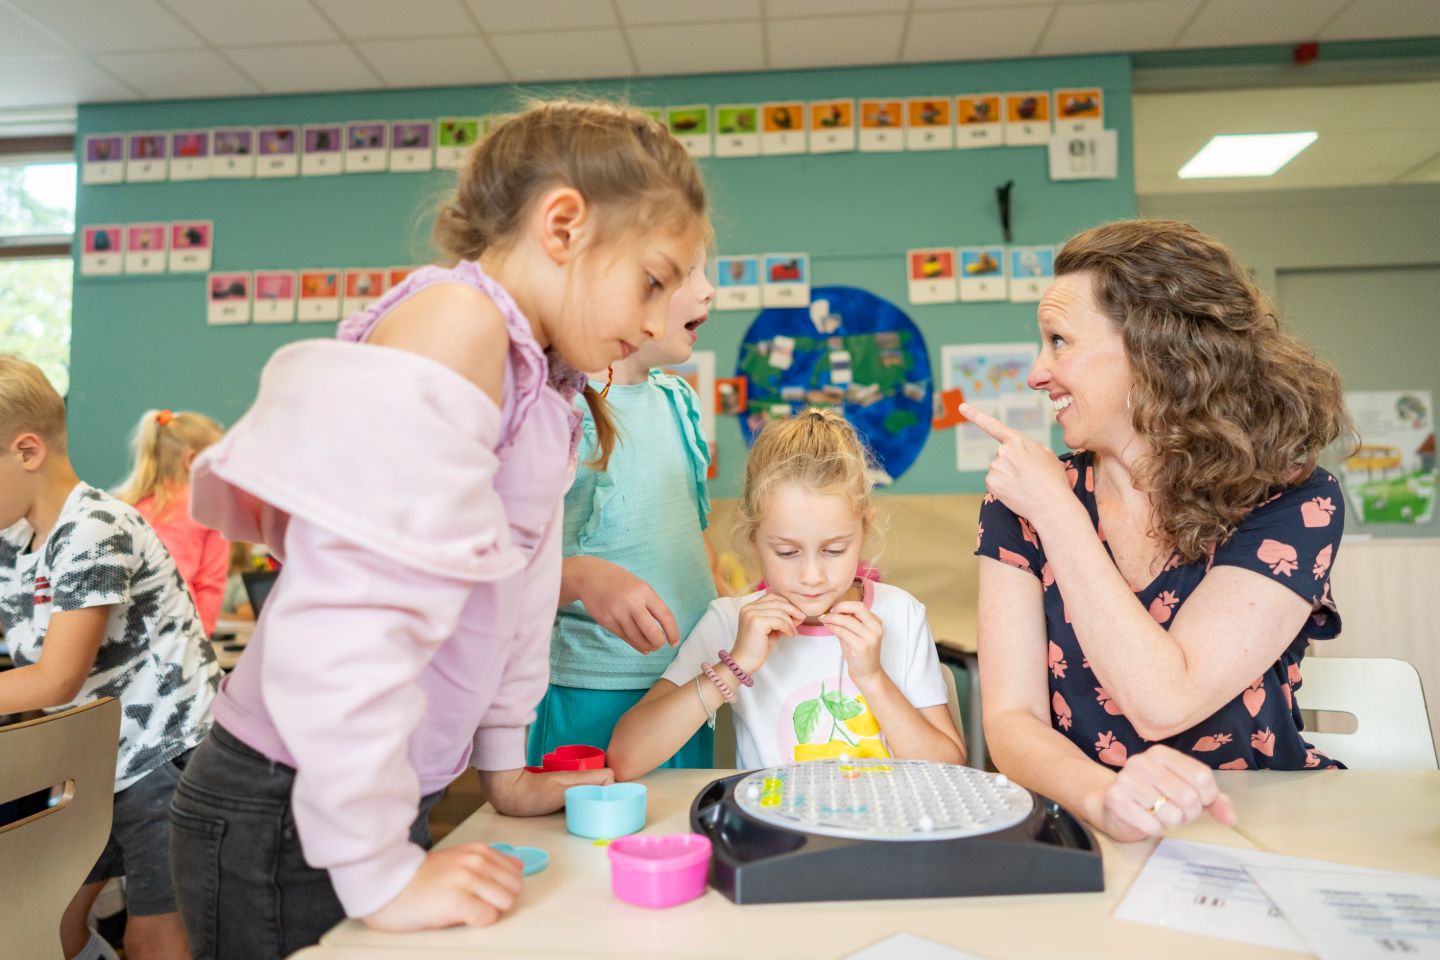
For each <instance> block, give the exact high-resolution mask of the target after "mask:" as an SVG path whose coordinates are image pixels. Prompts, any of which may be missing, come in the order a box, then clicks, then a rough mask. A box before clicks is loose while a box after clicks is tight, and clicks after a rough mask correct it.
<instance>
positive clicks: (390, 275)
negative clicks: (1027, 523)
mask: <svg viewBox="0 0 1440 960" xmlns="http://www.w3.org/2000/svg"><path fill="white" fill-rule="evenodd" d="M418 269H419V268H418V267H391V268H390V269H389V270H386V271H385V289H386V290H389V289H390V288H391V287H398V286H399V285H400V284H402V283H404V282H405V278H406V277H408V276H410V274H412V273H414V272H415V271H416V270H418Z"/></svg>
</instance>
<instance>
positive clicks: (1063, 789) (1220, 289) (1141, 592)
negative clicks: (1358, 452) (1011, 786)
mask: <svg viewBox="0 0 1440 960" xmlns="http://www.w3.org/2000/svg"><path fill="white" fill-rule="evenodd" d="M1055 266H1056V273H1057V275H1058V276H1057V279H1056V282H1055V284H1054V286H1053V287H1052V288H1051V289H1050V291H1049V292H1048V293H1047V294H1046V296H1045V299H1044V300H1043V301H1042V302H1041V304H1040V307H1039V323H1040V331H1041V335H1042V339H1043V344H1042V349H1041V354H1040V358H1039V360H1038V361H1037V363H1036V364H1035V367H1034V370H1033V372H1032V374H1031V377H1030V386H1031V387H1032V388H1034V389H1037V390H1045V391H1046V392H1047V393H1048V394H1049V396H1050V398H1051V400H1052V402H1053V403H1054V407H1055V411H1056V418H1057V420H1058V421H1059V423H1060V425H1061V427H1062V428H1063V430H1064V438H1065V443H1066V445H1067V446H1069V447H1071V448H1072V449H1073V450H1074V451H1075V452H1074V453H1071V454H1067V455H1066V456H1064V457H1061V458H1059V459H1057V458H1056V457H1055V456H1054V454H1053V453H1051V452H1050V451H1049V450H1048V449H1047V448H1044V447H1041V446H1040V445H1038V444H1036V443H1034V442H1033V441H1031V440H1029V439H1027V438H1026V437H1024V436H1022V435H1020V434H1018V433H1015V432H1014V431H1011V430H1009V429H1008V428H1006V427H1005V426H1003V425H1002V424H1000V423H999V422H998V421H995V420H993V419H992V418H989V417H987V416H985V415H984V414H981V413H979V412H978V411H969V412H968V414H967V415H968V416H970V418H971V420H972V421H974V422H976V423H977V424H978V425H980V426H981V427H982V428H984V429H985V430H987V432H990V433H991V434H992V435H993V436H995V437H996V438H997V439H999V440H1000V441H1001V444H1000V448H999V452H998V453H997V455H996V458H995V461H994V463H993V464H992V465H991V467H990V471H989V473H988V475H987V477H986V486H987V489H988V491H989V493H988V495H987V496H986V498H985V503H984V505H983V506H982V508H981V514H980V521H981V523H980V537H979V543H978V545H977V551H976V552H977V553H978V554H979V555H980V556H982V557H984V558H986V559H985V560H983V561H982V562H981V574H980V664H981V673H982V678H983V683H984V686H985V692H986V697H985V728H986V729H985V732H986V737H987V739H988V740H989V742H990V743H991V745H992V747H993V752H994V756H995V760H996V763H997V764H998V765H999V766H1000V768H1001V769H1002V770H1004V771H1005V772H1006V773H1008V774H1010V775H1011V776H1012V777H1014V778H1015V779H1016V780H1018V781H1020V782H1022V783H1025V784H1026V785H1027V786H1030V787H1032V788H1034V789H1036V790H1039V791H1040V792H1042V793H1045V794H1047V795H1049V796H1052V797H1054V798H1055V799H1057V800H1059V801H1060V802H1061V803H1064V804H1066V805H1067V806H1069V807H1071V808H1072V809H1074V810H1076V811H1078V812H1080V813H1081V814H1082V815H1083V816H1085V817H1086V818H1087V819H1088V820H1090V822H1091V823H1093V824H1095V825H1096V826H1097V827H1099V828H1100V829H1102V830H1105V831H1106V832H1107V833H1110V834H1111V835H1113V836H1115V837H1116V838H1118V839H1136V838H1139V837H1141V836H1145V835H1149V834H1154V833H1158V832H1160V831H1162V830H1164V829H1165V828H1167V827H1174V826H1178V825H1179V824H1181V823H1183V822H1185V821H1187V820H1190V819H1194V818H1195V817H1197V816H1199V815H1200V814H1201V812H1202V811H1207V810H1208V811H1209V812H1210V813H1211V814H1213V815H1214V816H1216V817H1217V818H1219V819H1221V820H1224V821H1227V822H1228V821H1229V819H1230V818H1231V816H1232V812H1231V810H1230V807H1229V802H1228V800H1226V798H1225V797H1224V795H1223V794H1220V793H1218V792H1217V790H1216V787H1215V780H1214V776H1213V774H1212V773H1211V768H1222V769H1260V768H1268V769H1298V768H1305V767H1332V766H1339V765H1340V764H1339V763H1338V762H1337V761H1335V760H1333V759H1331V758H1329V757H1326V756H1324V755H1323V754H1321V753H1320V752H1319V751H1317V750H1315V749H1314V748H1313V747H1312V746H1311V745H1310V744H1307V743H1306V742H1305V740H1304V738H1303V736H1302V729H1303V724H1302V721H1301V718H1300V710H1299V704H1298V702H1297V700H1296V695H1295V691H1296V690H1297V689H1298V688H1299V687H1300V682H1301V670H1300V661H1301V659H1302V658H1303V657H1304V655H1305V650H1306V648H1307V646H1308V645H1309V644H1310V643H1311V642H1313V641H1315V640H1323V639H1329V638H1331V637H1334V636H1336V635H1337V634H1338V633H1339V627H1340V617H1339V613H1338V611H1337V610H1336V607H1335V603H1334V600H1333V599H1332V598H1331V595H1330V583H1329V571H1330V566H1331V564H1332V563H1333V561H1334V557H1335V551H1336V549H1338V546H1339V541H1340V534H1341V531H1342V529H1343V527H1344V514H1343V502H1342V500H1341V497H1340V489H1339V486H1338V484H1337V483H1336V481H1335V478H1334V477H1332V476H1331V475H1330V474H1329V473H1327V472H1326V471H1325V470H1323V469H1320V468H1319V467H1317V466H1316V463H1317V461H1318V459H1319V457H1320V454H1321V453H1322V452H1323V451H1324V450H1325V449H1326V448H1327V447H1328V446H1329V445H1330V444H1331V443H1332V442H1334V441H1335V440H1337V439H1339V438H1341V437H1345V436H1348V435H1350V434H1351V433H1352V427H1351V425H1350V422H1349V419H1348V417H1347V415H1346V414H1345V412H1344V410H1345V408H1344V403H1343V399H1342V396H1341V387H1340V379H1339V376H1338V375H1337V374H1336V373H1335V371H1334V369H1333V368H1332V367H1330V366H1329V365H1328V364H1325V363H1323V362H1321V361H1319V360H1317V359H1316V358H1315V356H1314V354H1313V353H1312V352H1311V351H1310V350H1309V349H1308V348H1306V347H1304V346H1303V345H1301V344H1300V343H1298V342H1297V341H1295V340H1294V339H1293V338H1292V337H1291V336H1290V335H1289V334H1288V333H1287V332H1286V331H1285V330H1284V329H1283V327H1282V326H1281V324H1280V322H1279V320H1278V318H1277V317H1276V315H1275V312H1274V310H1273V308H1272V307H1271V306H1270V304H1269V303H1268V302H1267V301H1266V300H1265V298H1264V297H1263V295H1262V294H1261V293H1260V292H1259V290H1258V289H1257V288H1256V287H1255V285H1254V284H1253V282H1252V281H1251V280H1250V278H1249V276H1248V274H1247V272H1246V271H1245V269H1244V267H1243V266H1242V265H1241V264H1240V263H1239V262H1238V261H1237V260H1236V258H1235V257H1234V256H1233V255H1232V254H1231V253H1230V251H1229V250H1227V249H1226V248H1225V247H1224V246H1222V245H1221V244H1219V243H1218V242H1216V241H1215V240H1213V239H1211V238H1209V237H1207V236H1205V235H1204V234H1202V233H1200V232H1199V231H1198V230H1195V229H1194V228H1193V227H1191V226H1189V225H1188V224H1183V223H1178V222H1175V221H1164V220H1137V221H1129V222H1124V223H1115V224H1109V225H1106V226H1102V227H1097V228H1095V229H1093V230H1090V231H1087V232H1086V233H1083V234H1081V235H1079V236H1077V237H1075V238H1073V239H1072V240H1070V241H1069V242H1068V243H1067V244H1066V245H1065V247H1064V248H1063V249H1062V250H1061V252H1060V254H1059V256H1058V257H1057V258H1056V262H1055ZM962 409H966V410H968V408H962Z"/></svg>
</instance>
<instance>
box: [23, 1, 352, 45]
mask: <svg viewBox="0 0 1440 960" xmlns="http://www.w3.org/2000/svg"><path fill="white" fill-rule="evenodd" d="M44 2H46V3H49V2H50V0H44ZM105 2H108V0H105ZM166 2H167V3H169V4H170V9H172V10H174V11H175V12H176V13H177V14H179V15H180V16H181V17H183V18H184V19H185V21H186V22H187V23H189V24H190V26H192V27H194V28H195V31H196V32H197V33H199V34H200V35H201V36H202V37H204V38H205V39H206V40H209V41H210V42H211V43H213V44H214V45H215V46H217V47H235V46H262V45H264V44H271V43H306V42H309V41H313V40H335V39H337V38H336V35H335V31H334V30H333V29H331V27H330V24H328V23H326V22H325V18H324V17H322V16H320V14H319V13H318V12H317V11H316V10H315V8H314V7H312V6H311V5H310V4H308V3H296V2H295V0H244V2H243V3H240V2H237V0H166Z"/></svg>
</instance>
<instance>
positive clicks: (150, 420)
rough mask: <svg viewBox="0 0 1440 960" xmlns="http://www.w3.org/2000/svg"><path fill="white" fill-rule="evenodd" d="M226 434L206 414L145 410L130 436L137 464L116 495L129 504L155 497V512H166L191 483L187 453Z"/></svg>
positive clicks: (196, 450) (200, 448) (131, 453)
mask: <svg viewBox="0 0 1440 960" xmlns="http://www.w3.org/2000/svg"><path fill="white" fill-rule="evenodd" d="M223 434H224V430H222V429H221V427H220V424H218V423H216V422H215V421H214V420H212V419H211V418H209V417H207V416H205V415H204V414H203V413H189V412H184V411H182V412H180V413H171V412H170V411H169V410H147V411H145V413H144V414H143V415H142V416H141V417H140V422H139V424H137V425H136V427H135V432H134V433H133V434H132V435H131V437H130V455H131V462H132V463H133V464H134V467H133V468H132V469H131V471H130V476H129V477H127V478H126V480H125V482H124V483H123V484H121V486H120V489H119V490H117V491H116V492H115V496H117V497H118V498H120V499H121V500H124V501H125V502H126V503H129V504H135V503H139V502H140V501H141V500H144V499H145V498H146V497H154V498H155V509H156V511H157V512H163V511H164V510H165V508H166V507H168V506H169V505H170V502H171V501H172V500H173V499H174V498H175V495H176V494H177V493H178V492H180V491H181V490H183V489H185V487H187V486H189V484H190V463H189V458H188V457H187V454H191V453H199V452H200V451H202V450H204V449H205V448H206V447H208V446H210V445H211V444H212V443H214V442H215V441H217V440H219V439H220V437H221V436H222V435H223Z"/></svg>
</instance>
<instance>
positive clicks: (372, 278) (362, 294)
mask: <svg viewBox="0 0 1440 960" xmlns="http://www.w3.org/2000/svg"><path fill="white" fill-rule="evenodd" d="M384 292H385V271H384V270H377V269H375V268H373V267H361V268H358V269H353V270H346V271H345V298H344V301H343V302H342V303H341V305H340V312H341V313H342V314H343V315H345V316H347V317H348V316H350V315H351V314H354V313H359V312H360V311H361V310H364V309H365V308H366V307H368V306H370V305H371V304H372V303H374V302H375V301H376V300H378V299H380V294H382V293H384Z"/></svg>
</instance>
